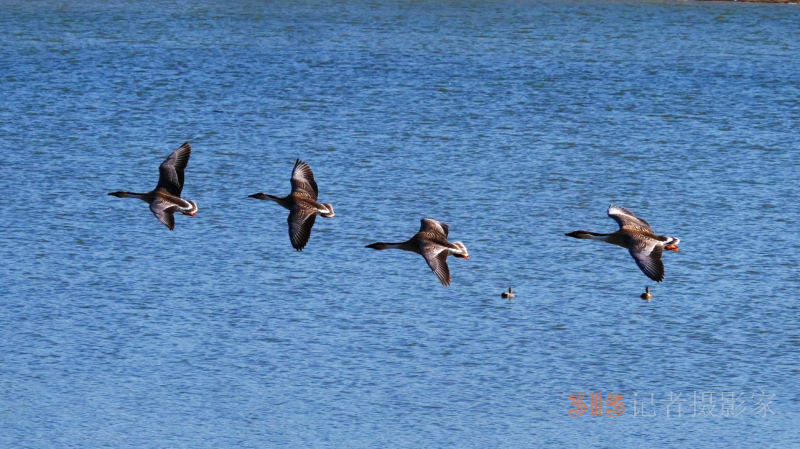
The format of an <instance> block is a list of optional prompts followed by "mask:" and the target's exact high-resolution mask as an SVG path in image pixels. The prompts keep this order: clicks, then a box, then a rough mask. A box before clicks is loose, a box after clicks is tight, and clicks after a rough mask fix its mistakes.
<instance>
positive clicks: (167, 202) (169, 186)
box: [109, 142, 197, 231]
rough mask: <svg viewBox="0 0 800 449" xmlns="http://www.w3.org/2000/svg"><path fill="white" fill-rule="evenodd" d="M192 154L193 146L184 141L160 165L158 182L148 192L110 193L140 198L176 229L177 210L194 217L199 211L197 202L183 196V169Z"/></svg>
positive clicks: (158, 216)
mask: <svg viewBox="0 0 800 449" xmlns="http://www.w3.org/2000/svg"><path fill="white" fill-rule="evenodd" d="M191 155H192V146H191V145H189V142H186V143H184V144H183V145H181V146H180V148H178V149H177V150H175V151H173V152H172V154H170V155H169V157H168V158H167V159H166V160H165V161H164V162H162V163H161V165H160V166H159V167H158V184H156V188H155V190H152V191H150V192H147V193H133V192H125V191H119V192H111V193H109V195H113V196H116V197H117V198H139V199H140V200H142V201H145V202H146V203H147V204H149V205H150V211H151V212H153V215H155V216H156V218H158V220H159V221H160V222H161V223H164V225H165V226H166V227H168V228H169V230H170V231H172V230H173V229H175V216H174V215H173V214H174V213H175V212H180V213H182V214H183V215H190V216H192V217H194V214H195V213H196V212H197V203H195V202H194V201H187V200H184V199H183V198H181V191H182V190H183V170H184V169H185V168H186V164H188V163H189V156H191Z"/></svg>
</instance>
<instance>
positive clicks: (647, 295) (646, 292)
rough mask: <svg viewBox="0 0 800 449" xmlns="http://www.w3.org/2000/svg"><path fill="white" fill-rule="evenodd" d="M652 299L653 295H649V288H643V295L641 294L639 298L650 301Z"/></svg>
mask: <svg viewBox="0 0 800 449" xmlns="http://www.w3.org/2000/svg"><path fill="white" fill-rule="evenodd" d="M652 297H653V295H651V294H650V287H645V288H644V293H642V296H641V298H642V299H647V300H650V298H652Z"/></svg>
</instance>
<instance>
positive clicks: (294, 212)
mask: <svg viewBox="0 0 800 449" xmlns="http://www.w3.org/2000/svg"><path fill="white" fill-rule="evenodd" d="M289 181H290V182H291V183H292V193H290V194H289V195H287V196H285V197H283V198H281V197H278V196H273V195H267V194H266V193H254V194H252V195H249V197H250V198H257V199H259V200H271V201H275V202H276V203H278V204H280V205H281V206H283V207H285V208H286V209H289V218H288V220H287V221H288V222H289V240H290V241H291V242H292V247H293V248H294V249H296V250H297V251H302V249H303V248H305V247H306V244H308V239H309V238H311V228H312V227H313V226H314V221H316V219H317V215H321V216H323V217H325V218H333V217H334V215H335V214H334V213H333V205H332V204H329V203H324V204H322V203H318V202H317V195H318V194H319V191H318V189H317V183H316V181H314V172H312V171H311V167H310V166H309V165H308V164H306V163H305V162H303V161H301V160H300V159H298V160H297V161H296V162H295V164H294V169H292V178H291V179H290V180H289Z"/></svg>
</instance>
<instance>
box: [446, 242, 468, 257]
mask: <svg viewBox="0 0 800 449" xmlns="http://www.w3.org/2000/svg"><path fill="white" fill-rule="evenodd" d="M453 245H454V246H455V247H456V249H451V250H450V254H451V255H453V256H455V257H460V258H462V259H469V252H468V251H467V247H466V246H464V244H463V243H461V242H453Z"/></svg>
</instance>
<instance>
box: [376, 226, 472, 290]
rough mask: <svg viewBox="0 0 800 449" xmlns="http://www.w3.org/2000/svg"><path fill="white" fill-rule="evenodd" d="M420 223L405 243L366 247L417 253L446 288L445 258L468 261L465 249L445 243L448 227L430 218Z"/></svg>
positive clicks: (455, 243) (455, 244) (448, 283)
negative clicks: (417, 229) (457, 258)
mask: <svg viewBox="0 0 800 449" xmlns="http://www.w3.org/2000/svg"><path fill="white" fill-rule="evenodd" d="M420 221H421V223H422V224H421V226H420V227H419V232H417V233H416V235H414V237H411V239H409V240H408V241H406V242H401V243H385V242H377V243H373V244H371V245H367V246H366V247H367V248H372V249H377V250H384V249H402V250H403V251H411V252H413V253H417V254H419V255H421V256H422V257H424V258H425V262H428V266H429V267H431V270H433V272H434V273H436V276H437V277H438V278H439V281H440V282H441V283H442V285H443V286H445V287H447V286H448V285H450V268H449V267H448V266H447V256H451V255H452V256H455V257H460V258H463V259H469V253H468V252H467V247H466V246H464V244H463V243H461V242H453V243H450V242H448V241H447V234H448V232H449V231H450V227H449V226H447V225H446V224H444V223H442V222H440V221H436V220H433V219H431V218H423V219H422V220H420Z"/></svg>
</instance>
